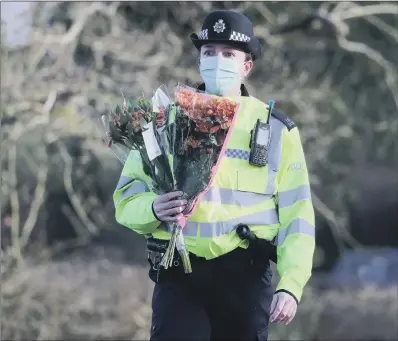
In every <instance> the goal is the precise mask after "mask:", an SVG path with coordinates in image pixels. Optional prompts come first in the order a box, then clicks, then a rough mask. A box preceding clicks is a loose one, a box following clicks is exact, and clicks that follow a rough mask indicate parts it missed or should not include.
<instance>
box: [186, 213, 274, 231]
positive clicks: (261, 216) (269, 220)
mask: <svg viewBox="0 0 398 341" xmlns="http://www.w3.org/2000/svg"><path fill="white" fill-rule="evenodd" d="M239 223H241V224H246V225H273V224H279V219H278V213H277V211H276V209H274V208H273V209H270V210H266V211H262V212H258V213H254V214H250V215H246V216H241V217H238V218H235V219H231V220H225V221H219V222H214V223H205V222H199V223H198V222H192V221H188V222H187V225H186V226H185V228H184V230H183V233H184V236H187V237H195V236H197V234H198V227H199V225H200V237H203V238H214V237H219V236H222V235H223V234H227V233H230V232H232V231H233V230H234V229H235V227H236V225H238V224H239Z"/></svg>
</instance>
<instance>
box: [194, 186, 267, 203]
mask: <svg viewBox="0 0 398 341" xmlns="http://www.w3.org/2000/svg"><path fill="white" fill-rule="evenodd" d="M271 197H272V196H271V195H267V194H260V193H252V192H242V191H237V190H233V189H229V188H214V187H211V188H210V189H209V190H208V191H207V192H206V193H205V194H204V195H203V196H202V197H201V199H200V202H215V203H220V204H223V205H237V206H243V207H250V206H253V205H257V204H261V203H263V202H264V201H266V200H269V199H270V198H271Z"/></svg>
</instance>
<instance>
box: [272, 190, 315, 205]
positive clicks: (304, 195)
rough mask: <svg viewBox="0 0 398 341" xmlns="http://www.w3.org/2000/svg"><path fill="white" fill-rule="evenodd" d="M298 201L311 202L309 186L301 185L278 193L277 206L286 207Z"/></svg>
mask: <svg viewBox="0 0 398 341" xmlns="http://www.w3.org/2000/svg"><path fill="white" fill-rule="evenodd" d="M299 200H311V189H310V186H309V185H302V186H300V187H297V188H293V189H289V190H287V191H283V192H279V193H278V206H279V207H287V206H291V205H293V204H294V203H295V202H296V201H299Z"/></svg>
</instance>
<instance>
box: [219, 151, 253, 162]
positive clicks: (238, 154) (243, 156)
mask: <svg viewBox="0 0 398 341" xmlns="http://www.w3.org/2000/svg"><path fill="white" fill-rule="evenodd" d="M225 156H226V157H230V158H232V159H240V160H247V161H248V160H249V156H250V152H247V151H246V150H241V149H227V150H226V152H225Z"/></svg>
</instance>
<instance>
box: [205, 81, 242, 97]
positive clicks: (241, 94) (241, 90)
mask: <svg viewBox="0 0 398 341" xmlns="http://www.w3.org/2000/svg"><path fill="white" fill-rule="evenodd" d="M197 89H198V90H200V91H205V90H206V87H205V84H204V83H202V84H200V85H199V86H198V88H197ZM240 91H241V95H242V96H244V97H250V94H249V91H247V88H246V87H245V85H244V84H242V85H241V86H240Z"/></svg>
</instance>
